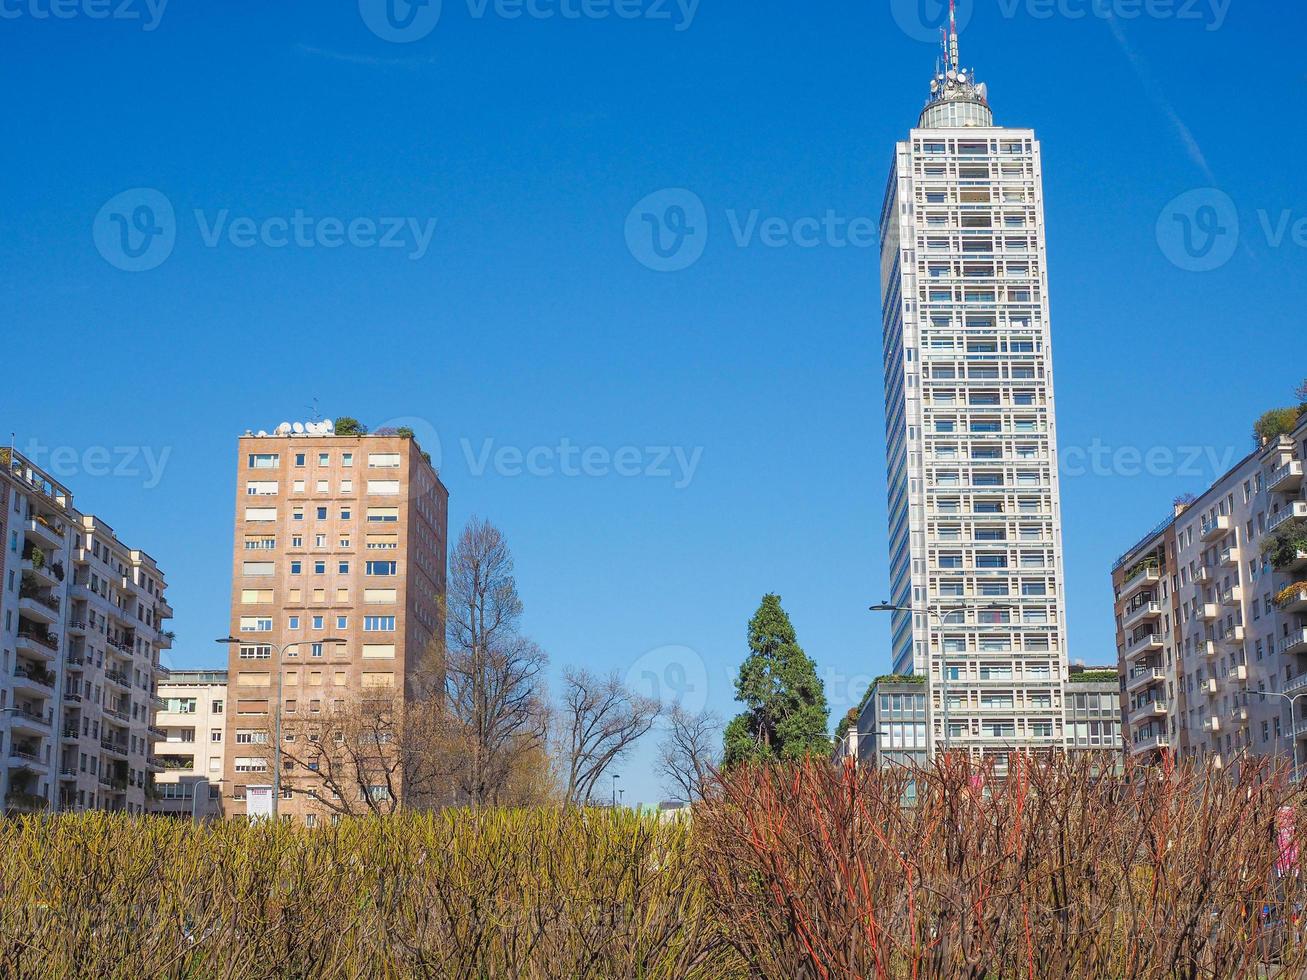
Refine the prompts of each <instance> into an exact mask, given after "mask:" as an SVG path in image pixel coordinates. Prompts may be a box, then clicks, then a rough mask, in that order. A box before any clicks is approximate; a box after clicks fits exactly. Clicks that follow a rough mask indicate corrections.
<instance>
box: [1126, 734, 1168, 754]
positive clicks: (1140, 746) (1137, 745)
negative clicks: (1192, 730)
mask: <svg viewBox="0 0 1307 980" xmlns="http://www.w3.org/2000/svg"><path fill="white" fill-rule="evenodd" d="M1170 745H1171V736H1170V735H1168V734H1167V733H1166V732H1163V731H1153V732H1149V733H1148V734H1147V735H1144V736H1143V737H1141V738H1137V739H1135V740H1134V742H1133V743H1132V744H1131V746H1130V751H1131V752H1134V753H1139V752H1148V751H1150V750H1152V749H1165V748H1169V747H1170Z"/></svg>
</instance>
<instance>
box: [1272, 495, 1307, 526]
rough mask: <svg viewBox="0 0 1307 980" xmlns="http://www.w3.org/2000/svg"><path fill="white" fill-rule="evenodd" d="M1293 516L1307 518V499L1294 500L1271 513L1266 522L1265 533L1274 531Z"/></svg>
mask: <svg viewBox="0 0 1307 980" xmlns="http://www.w3.org/2000/svg"><path fill="white" fill-rule="evenodd" d="M1294 518H1298V519H1303V518H1307V500H1295V501H1294V502H1293V503H1291V504H1290V505H1289V506H1288V507H1284V508H1282V509H1280V510H1279V511H1277V512H1276V513H1275V514H1273V515H1271V519H1270V520H1268V521H1267V522H1266V533H1267V534H1271V533H1273V532H1275V531H1276V530H1278V529H1279V528H1281V527H1283V526H1284V525H1285V524H1287V523H1288V522H1289V521H1291V520H1293V519H1294Z"/></svg>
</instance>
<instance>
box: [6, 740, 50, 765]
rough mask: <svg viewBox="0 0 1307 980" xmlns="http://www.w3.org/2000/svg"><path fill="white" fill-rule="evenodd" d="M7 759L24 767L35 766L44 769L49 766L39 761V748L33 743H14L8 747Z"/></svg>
mask: <svg viewBox="0 0 1307 980" xmlns="http://www.w3.org/2000/svg"><path fill="white" fill-rule="evenodd" d="M9 758H10V759H11V760H12V761H14V762H20V763H22V764H23V765H25V766H36V767H37V768H39V769H46V768H48V766H49V763H47V762H44V761H42V759H41V747H40V746H39V745H38V744H34V743H27V742H15V743H14V744H12V745H10V746H9Z"/></svg>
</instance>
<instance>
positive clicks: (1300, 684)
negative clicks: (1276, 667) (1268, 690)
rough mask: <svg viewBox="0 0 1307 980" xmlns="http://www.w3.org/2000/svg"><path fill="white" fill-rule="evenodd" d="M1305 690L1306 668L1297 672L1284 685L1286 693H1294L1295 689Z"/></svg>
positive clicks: (1306, 684) (1306, 683) (1306, 682)
mask: <svg viewBox="0 0 1307 980" xmlns="http://www.w3.org/2000/svg"><path fill="white" fill-rule="evenodd" d="M1303 690H1307V670H1304V671H1303V672H1302V673H1301V674H1296V675H1294V676H1293V677H1291V678H1289V680H1288V681H1287V682H1286V683H1285V685H1284V693H1285V694H1292V693H1293V692H1294V691H1303Z"/></svg>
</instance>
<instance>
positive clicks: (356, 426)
mask: <svg viewBox="0 0 1307 980" xmlns="http://www.w3.org/2000/svg"><path fill="white" fill-rule="evenodd" d="M335 428H336V435H338V436H365V435H367V434H368V427H367V426H366V425H364V424H363V423H362V422H360V421H359V420H358V419H356V418H352V417H350V416H348V415H342V416H341V417H340V418H338V419H336V426H335Z"/></svg>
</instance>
